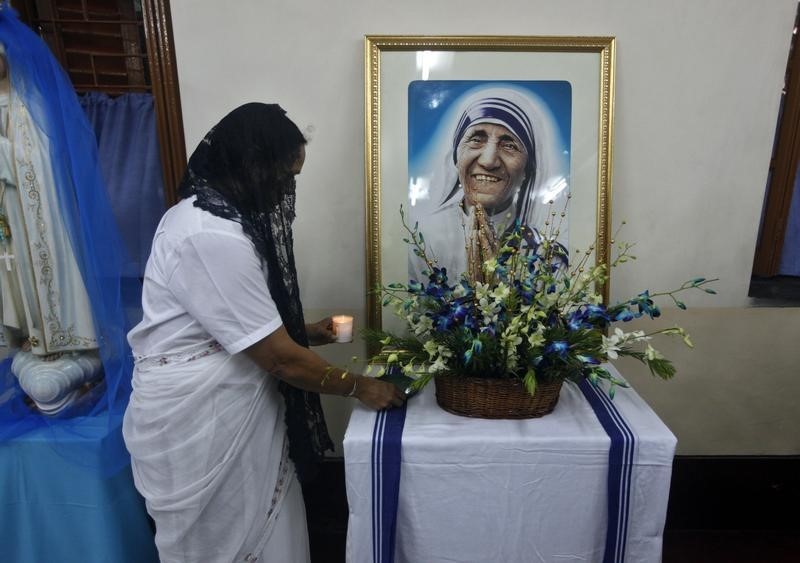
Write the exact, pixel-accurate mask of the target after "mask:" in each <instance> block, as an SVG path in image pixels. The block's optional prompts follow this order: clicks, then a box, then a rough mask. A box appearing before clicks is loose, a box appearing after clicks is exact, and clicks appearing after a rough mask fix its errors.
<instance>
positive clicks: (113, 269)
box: [0, 3, 141, 475]
mask: <svg viewBox="0 0 800 563" xmlns="http://www.w3.org/2000/svg"><path fill="white" fill-rule="evenodd" d="M0 43H2V45H3V47H4V48H5V56H6V59H7V62H8V66H9V72H10V80H11V88H12V89H14V90H15V91H16V92H17V93H18V94H19V96H20V97H21V99H22V100H23V101H24V103H25V105H26V107H27V109H28V112H29V114H30V116H31V118H32V119H33V121H34V123H35V124H36V126H37V127H38V128H39V129H41V130H42V131H43V132H44V133H45V134H46V135H47V137H48V140H49V143H50V155H49V156H50V160H51V163H52V166H53V172H54V177H55V182H56V193H57V198H58V206H59V211H60V213H61V215H62V216H63V218H64V223H65V225H66V226H67V229H68V230H69V233H70V242H71V245H72V248H73V251H74V253H75V256H76V259H77V263H78V266H79V268H80V270H81V274H82V277H83V281H84V285H85V286H86V290H87V293H88V295H89V299H90V302H91V306H92V316H93V319H94V324H95V327H96V330H97V336H98V342H99V343H100V357H101V359H102V361H103V367H104V371H105V378H104V384H103V385H102V386H100V387H98V388H96V389H95V390H94V396H93V397H91V400H85V401H82V402H81V403H80V404H79V405H78V406H77V407H75V408H73V409H70V410H68V411H66V412H63V413H61V414H60V415H58V416H56V417H45V416H42V415H40V414H39V413H38V412H36V411H34V410H32V409H31V408H30V407H29V406H28V405H27V404H26V403H25V401H24V395H23V393H22V391H21V389H20V388H19V387H18V385H17V384H16V380H15V378H14V377H13V376H11V377H10V376H9V374H8V364H9V362H3V363H2V365H0V368H2V369H3V372H2V373H0V386H2V387H0V441H6V440H13V439H14V438H16V437H17V436H19V435H20V434H23V433H26V432H28V431H29V430H31V429H34V428H45V429H47V431H48V435H49V436H50V439H51V443H52V446H53V447H54V448H55V449H56V451H58V452H59V453H60V454H62V455H63V456H64V457H65V458H67V459H69V460H71V461H73V462H75V463H76V464H80V465H82V466H84V467H86V468H88V469H90V470H95V471H97V472H99V473H100V474H102V475H110V474H113V473H115V472H116V471H118V470H119V469H121V468H122V467H124V466H125V465H126V464H128V463H129V456H128V453H127V451H126V449H125V446H124V443H123V440H122V433H121V423H122V416H123V414H124V411H125V407H126V406H127V402H128V397H129V396H130V391H131V383H130V382H131V373H132V368H133V358H132V356H131V352H130V348H129V347H128V343H127V340H126V335H127V331H128V330H129V328H130V326H131V322H130V320H129V318H128V314H130V313H131V312H134V314H135V311H137V310H138V307H139V303H140V293H141V292H140V286H139V285H138V284H137V283H133V282H138V279H137V278H129V279H128V280H127V281H126V280H123V278H122V271H123V267H126V266H128V265H130V263H131V262H130V260H129V259H128V258H127V257H126V256H127V252H126V250H125V248H124V245H123V244H122V242H121V239H120V237H119V234H118V229H117V225H116V224H115V221H114V217H113V214H112V212H111V207H110V205H109V202H108V197H107V194H106V191H105V186H104V183H103V180H102V175H101V173H100V168H99V166H98V163H97V145H96V140H95V135H94V132H93V131H92V129H91V127H90V126H89V123H88V121H87V119H86V115H85V114H84V112H83V110H82V109H81V107H80V105H79V104H78V99H77V96H76V95H75V91H74V90H73V88H72V85H71V83H70V81H69V79H68V77H67V76H66V74H65V73H64V71H63V70H62V69H61V67H60V66H59V64H58V62H57V61H56V60H55V59H54V58H53V56H52V54H51V53H50V50H49V49H48V47H47V45H45V43H44V42H43V41H42V40H41V39H40V38H39V37H38V36H37V35H36V34H34V33H33V32H32V31H31V30H30V29H29V28H28V27H27V26H25V25H24V24H23V23H22V22H20V21H19V19H18V17H17V14H16V12H15V11H14V10H13V9H12V8H11V7H10V6H9V5H8V4H7V3H4V4H2V6H0ZM98 415H102V417H103V420H104V421H105V423H104V424H105V433H104V434H103V435H102V436H101V438H100V439H99V440H96V439H91V440H90V439H83V438H85V436H84V435H85V434H86V433H87V432H86V428H87V425H88V426H91V425H92V424H93V422H94V420H93V419H94V417H96V416H98ZM87 423H88V424H87ZM92 433H93V434H92V436H94V437H96V436H97V435H96V428H95V429H93V430H92Z"/></svg>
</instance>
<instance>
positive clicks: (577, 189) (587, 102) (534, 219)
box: [365, 36, 614, 330]
mask: <svg viewBox="0 0 800 563" xmlns="http://www.w3.org/2000/svg"><path fill="white" fill-rule="evenodd" d="M365 77H366V79H365V132H366V139H365V141H366V142H365V145H366V146H365V151H366V198H367V207H366V210H367V287H368V289H369V290H370V291H369V292H368V297H367V316H368V325H369V326H370V327H372V328H382V329H386V330H400V329H401V328H402V326H403V324H402V321H400V320H399V319H396V318H395V317H394V315H384V314H383V311H382V307H381V300H380V296H379V295H378V294H377V293H376V292H375V291H372V290H373V289H374V288H376V287H379V286H381V285H385V284H387V283H391V282H408V280H409V279H417V280H420V281H423V282H427V278H426V277H425V274H426V271H427V270H428V269H429V268H428V267H427V265H426V264H425V263H424V261H422V260H421V259H420V258H419V257H418V256H416V255H415V254H414V252H413V251H412V249H411V247H410V246H409V245H408V244H407V242H404V240H407V239H409V233H408V232H407V230H406V227H411V228H412V229H413V228H414V226H417V228H418V230H419V232H421V233H422V234H423V236H424V239H425V246H426V252H427V253H428V254H429V257H432V258H435V260H436V265H437V267H441V268H445V269H446V270H447V273H448V278H449V280H450V281H451V282H453V283H456V282H457V281H458V278H459V277H460V275H461V273H462V272H467V271H468V270H470V268H473V267H474V263H475V262H476V258H475V256H476V254H475V252H474V247H475V245H476V244H479V243H476V242H475V241H480V244H487V242H486V241H487V237H488V239H489V243H488V244H490V245H491V243H492V241H496V240H499V239H500V238H501V236H502V234H503V232H505V230H507V229H508V228H511V227H512V226H514V225H519V224H521V225H523V226H524V227H525V233H527V234H526V235H525V236H527V237H529V239H531V240H530V241H529V242H531V243H532V244H533V243H534V241H540V240H541V239H542V237H547V238H548V239H549V240H555V241H556V242H557V243H558V244H561V245H563V246H564V248H565V250H568V251H569V252H570V256H574V255H575V254H577V253H582V252H585V251H586V250H587V249H589V248H590V247H591V246H592V245H594V256H595V261H596V263H604V264H608V261H609V252H610V248H609V245H610V241H609V221H610V198H611V152H612V134H613V105H614V103H613V102H614V39H613V38H611V37H518V36H515V37H510V36H504V37H488V36H457V37H443V36H438V37H432V36H367V37H366V39H365ZM401 208H402V210H403V212H402V214H401ZM471 245H472V246H471ZM598 289H599V291H600V293H601V294H602V295H603V296H604V298H605V299H606V301H607V299H608V287H607V285H606V287H603V288H598Z"/></svg>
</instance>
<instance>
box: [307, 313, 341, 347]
mask: <svg viewBox="0 0 800 563" xmlns="http://www.w3.org/2000/svg"><path fill="white" fill-rule="evenodd" d="M306 336H307V337H308V343H309V344H311V345H312V346H322V345H323V344H330V343H331V342H336V335H335V334H334V333H333V319H332V318H331V317H325V318H324V319H322V320H321V321H317V322H315V323H311V324H306Z"/></svg>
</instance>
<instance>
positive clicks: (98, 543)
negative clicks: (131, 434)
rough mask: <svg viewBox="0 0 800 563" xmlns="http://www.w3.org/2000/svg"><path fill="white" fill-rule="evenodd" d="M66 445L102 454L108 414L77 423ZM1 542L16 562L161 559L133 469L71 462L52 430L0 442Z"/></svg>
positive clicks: (138, 562) (121, 562) (90, 562)
mask: <svg viewBox="0 0 800 563" xmlns="http://www.w3.org/2000/svg"><path fill="white" fill-rule="evenodd" d="M76 424H80V427H81V428H80V432H79V433H75V432H73V433H71V434H70V436H62V438H63V442H62V443H61V448H67V447H71V448H74V449H75V450H76V451H81V452H88V453H93V454H94V455H100V454H101V452H102V451H103V450H104V449H105V446H104V444H103V441H104V440H106V439H108V419H107V418H106V417H105V416H103V415H99V416H95V417H91V418H85V419H81V420H80V421H76ZM0 491H2V494H0V514H2V516H1V517H0V520H2V522H3V525H2V526H0V546H2V553H3V555H2V560H3V561H9V562H11V561H13V562H14V563H42V562H46V561H47V562H49V561H53V562H59V563H109V562H113V563H128V562H130V563H150V562H153V563H155V562H157V561H158V554H157V552H156V548H155V542H154V538H153V532H152V529H151V527H150V523H149V521H148V518H147V513H146V511H145V507H144V501H143V500H142V498H141V497H140V496H139V494H138V493H137V492H136V490H135V489H134V486H133V479H132V476H131V470H130V467H125V468H124V469H122V470H121V471H119V472H118V473H116V474H114V475H112V476H110V477H107V478H106V477H102V476H99V475H97V473H96V472H95V471H93V470H91V469H89V470H87V469H86V468H84V467H82V466H80V465H77V464H75V463H72V462H70V461H69V460H68V459H66V458H65V457H64V456H63V455H62V454H61V452H57V451H56V450H55V449H54V448H53V445H52V434H51V432H50V430H49V429H39V430H34V431H32V432H29V433H28V434H26V435H25V436H23V437H19V438H17V439H16V440H14V441H7V442H2V443H0Z"/></svg>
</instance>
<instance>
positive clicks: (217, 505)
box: [124, 343, 308, 563]
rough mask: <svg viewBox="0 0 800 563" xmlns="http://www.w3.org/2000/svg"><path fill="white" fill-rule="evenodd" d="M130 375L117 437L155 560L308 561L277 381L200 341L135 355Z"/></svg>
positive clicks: (239, 356)
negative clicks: (142, 504) (151, 523)
mask: <svg viewBox="0 0 800 563" xmlns="http://www.w3.org/2000/svg"><path fill="white" fill-rule="evenodd" d="M133 385H134V389H135V391H134V393H133V395H132V397H131V402H130V406H129V407H128V410H127V412H126V416H125V425H124V434H125V443H126V444H127V446H128V449H129V450H130V452H131V458H132V459H131V462H132V463H131V465H132V468H133V477H134V481H135V483H136V487H137V489H138V490H139V491H140V492H141V493H142V495H143V496H144V497H145V499H146V503H147V510H148V512H149V513H150V515H151V516H152V517H153V519H154V520H155V522H156V544H157V546H158V551H159V556H160V558H161V561H162V562H168V561H204V562H212V561H213V562H216V561H219V562H223V561H256V560H259V561H280V562H282V563H292V562H295V561H297V562H305V561H308V539H307V532H306V521H305V509H304V507H303V501H302V495H301V491H300V485H299V483H298V482H297V478H296V477H295V474H294V466H293V464H292V462H291V461H290V460H289V458H288V455H287V442H286V427H285V423H284V421H283V415H284V405H283V398H282V396H281V394H280V392H279V391H278V386H277V381H276V380H275V379H273V378H271V377H269V376H268V375H266V374H265V373H264V372H263V371H262V370H261V369H259V368H258V366H256V365H255V364H254V363H253V362H252V361H250V360H249V359H248V358H247V357H246V356H245V355H244V354H234V355H230V354H228V353H227V352H225V351H224V350H222V349H221V348H220V347H219V345H216V344H215V343H210V344H205V345H203V346H198V347H197V348H196V349H194V350H192V349H190V350H186V351H184V352H182V353H181V354H173V355H159V356H154V357H148V358H138V359H137V365H136V369H135V371H134V379H133ZM165 468H169V471H165ZM276 529H278V531H276ZM304 543H305V548H303V544H304Z"/></svg>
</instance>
